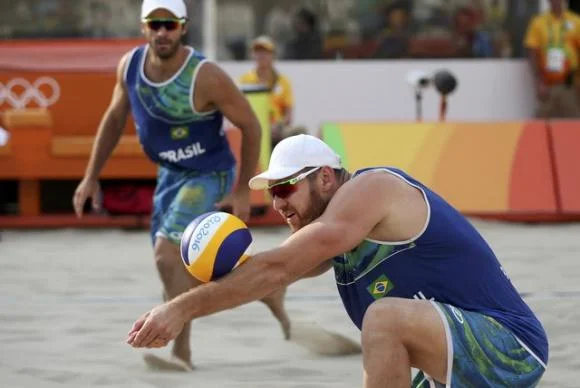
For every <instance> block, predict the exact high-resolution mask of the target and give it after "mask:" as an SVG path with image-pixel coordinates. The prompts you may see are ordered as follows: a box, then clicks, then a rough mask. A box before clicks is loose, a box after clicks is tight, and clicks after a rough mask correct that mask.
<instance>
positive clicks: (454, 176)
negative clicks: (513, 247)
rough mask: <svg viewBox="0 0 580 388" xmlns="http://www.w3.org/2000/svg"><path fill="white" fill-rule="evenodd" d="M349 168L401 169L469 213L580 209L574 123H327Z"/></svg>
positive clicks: (328, 135)
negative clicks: (388, 167)
mask: <svg viewBox="0 0 580 388" xmlns="http://www.w3.org/2000/svg"><path fill="white" fill-rule="evenodd" d="M322 137H323V138H324V140H325V141H327V142H328V143H329V144H330V145H331V146H332V147H333V148H334V149H335V150H336V151H337V152H338V153H339V154H341V156H342V159H343V161H344V163H345V166H346V167H347V168H348V169H349V170H351V171H352V170H356V169H358V168H362V167H369V166H392V167H397V168H400V169H402V170H404V171H406V172H407V173H409V174H410V175H412V176H414V177H415V178H416V179H418V180H420V181H421V182H423V183H424V184H426V185H427V186H429V187H430V188H432V189H433V190H434V191H436V192H438V193H439V194H440V195H442V196H443V197H444V198H446V199H447V200H448V201H449V202H450V203H451V204H453V205H454V206H455V207H457V208H458V209H459V210H460V211H462V212H465V213H470V214H559V213H562V212H568V213H578V214H580V152H578V145H579V144H580V126H579V125H578V124H575V123H574V122H569V123H564V122H562V123H554V124H551V125H550V126H548V124H547V123H546V122H544V121H528V122H505V123H421V124H417V123H327V124H326V125H325V126H324V127H323V129H322Z"/></svg>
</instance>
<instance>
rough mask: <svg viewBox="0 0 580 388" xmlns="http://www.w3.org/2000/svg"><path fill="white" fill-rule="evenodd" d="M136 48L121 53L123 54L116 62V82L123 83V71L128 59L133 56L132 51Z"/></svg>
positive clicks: (127, 64)
mask: <svg viewBox="0 0 580 388" xmlns="http://www.w3.org/2000/svg"><path fill="white" fill-rule="evenodd" d="M135 50H136V49H132V50H130V51H127V52H126V53H125V54H123V56H122V57H121V59H120V60H119V63H118V64H117V82H118V83H119V84H124V82H123V81H124V78H125V71H126V68H127V66H129V61H130V59H131V57H132V56H133V53H134V52H135Z"/></svg>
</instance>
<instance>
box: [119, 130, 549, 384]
mask: <svg viewBox="0 0 580 388" xmlns="http://www.w3.org/2000/svg"><path fill="white" fill-rule="evenodd" d="M249 184H250V187H251V188H253V189H258V190H261V189H268V190H269V191H270V193H271V195H272V197H273V200H274V208H275V209H276V210H278V211H279V212H280V214H281V215H282V216H283V217H285V218H286V221H287V223H288V225H289V226H290V228H291V229H292V231H293V232H294V233H293V234H292V236H290V237H289V238H288V239H287V240H286V241H285V242H284V243H282V244H281V245H280V246H279V247H277V248H273V249H271V250H268V251H264V252H261V253H258V254H255V255H254V256H253V257H251V258H250V259H248V260H247V261H246V262H245V263H244V264H243V265H242V266H240V267H239V268H237V269H235V270H234V271H232V272H231V273H229V274H227V275H226V276H224V277H223V278H221V279H219V280H218V281H214V282H209V283H207V284H205V285H202V286H200V287H197V288H195V289H192V290H190V291H188V292H186V293H184V294H182V295H180V296H178V297H177V298H175V299H174V300H172V301H170V302H168V303H165V304H162V305H160V306H157V307H155V308H154V309H153V310H151V311H150V312H148V313H147V314H145V315H144V316H142V317H141V318H139V319H138V320H137V321H136V322H135V323H134V325H133V327H132V328H131V330H130V332H129V337H128V339H127V342H128V343H129V344H131V345H132V346H134V347H136V348H141V347H158V346H164V345H165V343H167V341H169V340H171V339H172V338H174V337H175V336H176V335H177V334H178V333H179V332H180V330H181V328H182V327H183V325H184V323H185V322H188V321H189V320H191V319H194V318H199V317H202V316H206V315H209V314H213V313H216V312H218V311H222V310H226V309H230V308H233V307H236V306H239V305H241V304H244V303H248V302H251V301H253V300H257V299H260V298H263V297H264V296H265V295H268V294H270V293H272V292H274V291H275V290H278V289H282V288H283V287H286V286H287V285H289V284H291V283H292V282H295V281H297V280H298V279H300V278H302V277H305V276H315V275H318V274H322V273H323V272H325V271H327V270H329V269H330V268H334V273H335V277H336V283H337V286H338V291H339V294H340V297H341V298H342V300H343V304H344V307H345V309H346V311H347V312H348V314H349V316H350V318H351V319H352V321H353V322H354V324H355V325H356V326H357V327H358V328H359V329H360V330H361V336H362V351H363V367H364V386H365V387H367V388H371V387H373V388H375V387H377V388H378V387H409V386H410V385H411V383H412V384H413V386H457V387H533V386H535V385H537V384H538V382H539V381H540V378H541V377H542V375H543V373H544V371H545V368H546V364H547V362H548V341H547V337H546V333H545V331H544V329H543V327H542V325H541V323H540V322H539V321H538V319H537V318H536V316H535V315H534V313H533V312H532V311H531V310H530V308H529V307H528V306H527V305H526V303H525V302H524V301H523V299H522V298H521V297H520V295H519V294H518V292H517V290H516V289H515V287H514V286H513V285H512V283H511V281H510V279H509V278H508V276H507V274H506V272H505V271H504V270H503V268H502V266H501V265H500V263H499V261H498V259H497V257H496V255H495V254H494V252H493V251H492V249H491V248H490V247H489V245H488V244H487V243H486V241H485V240H484V239H483V237H482V236H481V235H480V234H479V233H478V232H477V230H476V229H475V228H474V227H473V226H472V225H471V224H470V223H469V221H468V220H467V219H466V218H464V217H463V216H462V215H461V214H460V213H459V212H458V211H457V210H456V209H454V208H453V207H452V206H451V205H450V204H448V203H447V202H446V201H445V200H444V199H443V198H441V197H440V196H439V195H437V194H436V193H435V192H433V191H432V190H430V189H429V188H428V187H426V186H425V185H423V184H422V183H420V182H419V181H417V180H415V179H414V178H412V177H411V176H409V175H408V174H406V173H405V172H403V171H401V170H398V169H395V168H387V167H369V168H365V169H361V170H358V171H355V172H354V173H352V174H351V173H349V172H347V171H346V170H345V169H343V168H342V166H341V164H340V160H339V157H338V156H337V155H336V154H335V153H334V152H333V151H332V149H331V148H330V147H328V146H327V145H326V144H325V143H324V142H322V141H321V140H320V139H318V138H315V137H312V136H307V135H299V136H294V137H290V138H287V139H285V140H283V141H281V142H280V143H279V144H278V145H277V146H276V147H275V148H274V150H273V152H272V157H271V160H270V165H269V168H268V170H267V171H265V172H264V173H262V174H260V175H258V176H256V177H254V178H252V179H251V180H250V183H249ZM412 367H414V368H417V369H418V370H420V373H418V374H417V376H415V378H414V380H413V382H411V368H412Z"/></svg>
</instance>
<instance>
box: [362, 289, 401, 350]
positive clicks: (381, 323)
mask: <svg viewBox="0 0 580 388" xmlns="http://www.w3.org/2000/svg"><path fill="white" fill-rule="evenodd" d="M405 316H406V308H405V306H404V304H403V303H401V300H399V299H397V298H386V299H381V300H378V301H376V302H374V303H373V304H371V305H370V306H369V308H368V309H367V311H366V313H365V316H364V319H363V325H362V330H361V335H362V343H363V347H365V346H374V345H377V344H378V343H380V342H384V340H387V339H388V340H394V339H397V338H400V337H401V335H402V333H403V327H402V326H403V324H404V320H405ZM381 339H382V340H381Z"/></svg>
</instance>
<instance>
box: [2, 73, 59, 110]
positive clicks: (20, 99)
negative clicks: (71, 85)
mask: <svg viewBox="0 0 580 388" xmlns="http://www.w3.org/2000/svg"><path fill="white" fill-rule="evenodd" d="M48 89H50V93H48ZM45 93H46V94H45ZM59 98H60V85H59V84H58V82H56V80H55V79H54V78H51V77H40V78H38V79H37V80H36V81H34V82H33V83H30V82H29V81H27V80H26V79H24V78H13V79H11V80H10V81H8V83H7V84H6V85H4V84H3V83H2V82H0V106H2V105H3V104H4V102H7V103H8V104H10V105H11V106H12V108H14V109H24V108H26V106H27V105H28V103H30V102H34V103H36V104H37V105H38V106H39V107H40V108H46V107H49V106H50V105H52V104H54V103H55V102H57V101H58V100H59Z"/></svg>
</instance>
